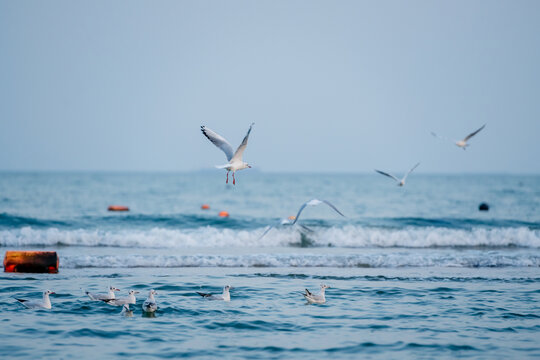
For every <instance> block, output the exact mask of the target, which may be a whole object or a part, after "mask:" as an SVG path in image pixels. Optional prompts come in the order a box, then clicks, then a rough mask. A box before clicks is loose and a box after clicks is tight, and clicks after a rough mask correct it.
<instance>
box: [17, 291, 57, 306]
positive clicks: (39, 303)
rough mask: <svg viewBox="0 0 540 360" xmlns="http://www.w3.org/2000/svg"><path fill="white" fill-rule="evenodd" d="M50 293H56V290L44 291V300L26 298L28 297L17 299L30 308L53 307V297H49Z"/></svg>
mask: <svg viewBox="0 0 540 360" xmlns="http://www.w3.org/2000/svg"><path fill="white" fill-rule="evenodd" d="M50 294H55V292H53V291H51V290H45V291H44V292H43V300H41V301H40V300H33V301H30V300H26V299H15V300H17V301H18V302H20V303H21V304H23V305H24V306H25V307H27V308H28V309H51V308H52V306H51V299H49V295H50Z"/></svg>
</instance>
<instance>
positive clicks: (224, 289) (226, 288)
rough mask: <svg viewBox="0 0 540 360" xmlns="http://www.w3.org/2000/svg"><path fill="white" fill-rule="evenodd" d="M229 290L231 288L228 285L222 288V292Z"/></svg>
mask: <svg viewBox="0 0 540 360" xmlns="http://www.w3.org/2000/svg"><path fill="white" fill-rule="evenodd" d="M231 289H232V287H231V286H230V285H225V287H224V288H223V291H229V290H231Z"/></svg>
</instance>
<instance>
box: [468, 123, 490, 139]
mask: <svg viewBox="0 0 540 360" xmlns="http://www.w3.org/2000/svg"><path fill="white" fill-rule="evenodd" d="M485 126H486V124H484V125H482V127H481V128H480V129H478V130H476V131H475V132H472V133H470V134H469V135H467V137H466V138H465V139H463V141H467V140H469V139H470V138H472V137H473V136H474V135H476V134H478V133H479V132H480V130H482V129H483V128H484V127H485Z"/></svg>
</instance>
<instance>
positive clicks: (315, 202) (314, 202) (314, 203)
mask: <svg viewBox="0 0 540 360" xmlns="http://www.w3.org/2000/svg"><path fill="white" fill-rule="evenodd" d="M320 204H326V205H328V206H330V207H331V208H332V209H334V211H335V212H337V213H338V214H339V215H341V216H343V217H345V215H343V214H342V213H341V211H339V210H338V209H337V207H335V206H334V205H333V204H332V203H331V202H330V201H327V200H319V199H311V200H309V201H306V202H305V203H303V204H302V206H300V209H299V210H298V214H296V217H295V218H294V221H293V223H292V225H294V224H296V222H297V221H298V218H299V217H300V214H301V213H302V211H303V210H304V209H305V208H306V206H317V205H320Z"/></svg>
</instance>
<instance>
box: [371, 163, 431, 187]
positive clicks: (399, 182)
mask: <svg viewBox="0 0 540 360" xmlns="http://www.w3.org/2000/svg"><path fill="white" fill-rule="evenodd" d="M418 165H420V163H418V164H416V165H414V166H413V167H412V169H411V170H409V171H408V172H407V173H406V174H405V176H403V179H398V178H397V177H395V176H394V175H392V174H388V173H385V172H384V171H380V170H377V169H375V171H376V172H378V173H379V174H382V175H385V176H388V177H390V178H392V179H394V180H396V181H397V183H398V184H397V185H398V186H403V185H405V180H407V176H409V174H410V173H412V172H413V170H414V169H416V167H417V166H418Z"/></svg>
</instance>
